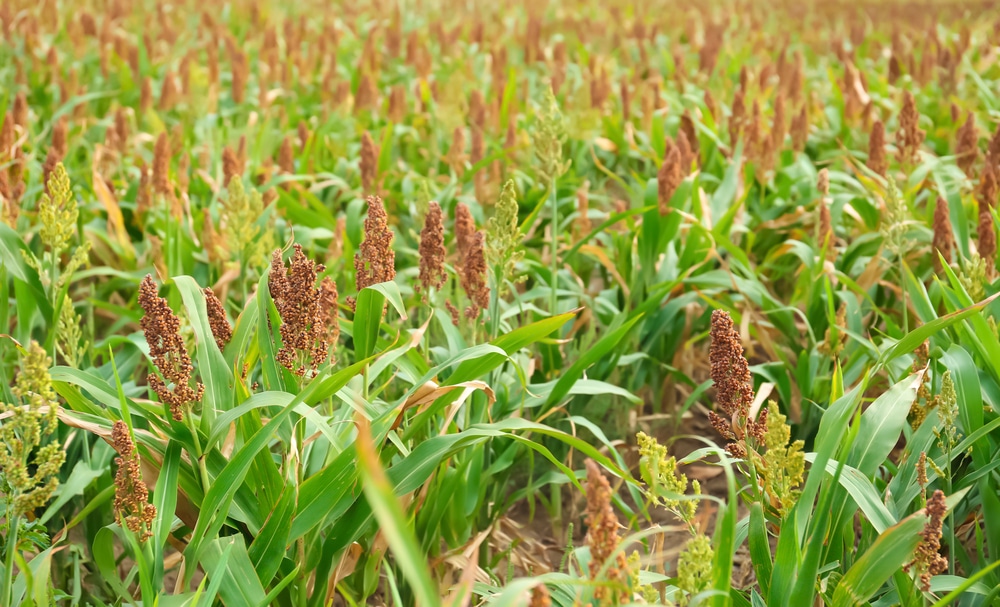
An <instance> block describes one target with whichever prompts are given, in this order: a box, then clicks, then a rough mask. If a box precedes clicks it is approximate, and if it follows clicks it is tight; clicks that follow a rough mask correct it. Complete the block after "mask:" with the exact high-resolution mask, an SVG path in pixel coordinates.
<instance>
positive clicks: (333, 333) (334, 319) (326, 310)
mask: <svg viewBox="0 0 1000 607" xmlns="http://www.w3.org/2000/svg"><path fill="white" fill-rule="evenodd" d="M338 300H339V294H338V293H337V283H335V282H334V281H333V279H332V278H330V277H329V276H327V277H326V278H324V279H323V280H322V281H321V282H320V283H319V323H320V324H321V325H322V326H323V328H324V329H325V330H326V343H327V344H328V346H329V351H330V364H331V365H332V364H333V363H335V362H337V359H336V358H334V354H333V353H334V351H336V349H337V341H338V340H339V339H340V315H339V309H340V308H339V304H338Z"/></svg>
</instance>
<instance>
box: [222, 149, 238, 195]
mask: <svg viewBox="0 0 1000 607" xmlns="http://www.w3.org/2000/svg"><path fill="white" fill-rule="evenodd" d="M242 175H243V163H241V162H240V159H239V158H238V157H237V156H236V152H234V151H233V149H232V148H231V147H229V146H226V147H224V148H222V185H223V187H228V186H229V181H230V180H231V179H233V178H234V177H236V178H240V177H241V176H242Z"/></svg>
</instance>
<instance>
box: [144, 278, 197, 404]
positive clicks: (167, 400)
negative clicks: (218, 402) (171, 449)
mask: <svg viewBox="0 0 1000 607" xmlns="http://www.w3.org/2000/svg"><path fill="white" fill-rule="evenodd" d="M139 305H140V306H142V309H143V312H144V314H143V317H142V321H141V325H142V331H143V333H144V334H145V336H146V342H147V343H148V344H149V356H150V358H152V359H153V364H154V365H155V366H156V368H157V369H158V370H159V372H160V374H159V375H157V374H156V373H151V374H150V375H149V378H148V381H149V387H150V388H152V389H153V391H154V392H156V395H157V396H158V397H159V398H160V402H162V403H164V404H166V405H168V406H169V407H170V413H171V414H172V415H173V418H174V420H176V421H181V420H183V419H184V407H185V405H188V404H189V403H194V402H198V401H200V400H201V397H202V395H203V394H204V392H205V386H203V385H202V384H201V382H195V387H194V388H192V387H191V376H192V374H193V373H194V365H193V364H191V356H190V355H189V354H188V351H187V347H186V346H185V345H184V340H183V338H181V333H180V328H181V321H180V319H179V318H177V315H176V314H174V311H173V310H171V309H170V304H169V303H167V300H166V299H164V298H162V297H160V296H159V293H158V289H157V287H156V283H155V282H153V276H152V275H150V274H147V275H146V277H145V278H143V279H142V283H141V284H140V285H139ZM161 375H162V377H161Z"/></svg>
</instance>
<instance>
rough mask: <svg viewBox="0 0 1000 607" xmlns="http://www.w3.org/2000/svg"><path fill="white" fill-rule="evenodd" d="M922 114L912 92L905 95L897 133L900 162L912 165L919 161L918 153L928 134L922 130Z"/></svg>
mask: <svg viewBox="0 0 1000 607" xmlns="http://www.w3.org/2000/svg"><path fill="white" fill-rule="evenodd" d="M919 122H920V113H919V112H917V101H916V99H914V98H913V94H912V93H911V92H910V91H906V93H905V94H904V95H903V109H902V110H901V111H900V114H899V131H897V132H896V146H897V147H898V148H899V152H898V153H899V161H900V162H901V163H903V164H907V165H912V164H914V163H915V162H916V160H917V152H918V151H919V150H920V146H921V144H923V142H924V137H925V135H926V133H924V131H922V130H921V129H920V126H919Z"/></svg>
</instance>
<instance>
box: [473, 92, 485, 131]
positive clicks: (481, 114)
mask: <svg viewBox="0 0 1000 607" xmlns="http://www.w3.org/2000/svg"><path fill="white" fill-rule="evenodd" d="M469 124H470V125H472V126H474V127H478V128H480V129H485V128H486V100H485V98H484V97H483V92H482V91H480V90H479V89H476V90H474V91H472V95H471V96H470V97H469Z"/></svg>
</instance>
